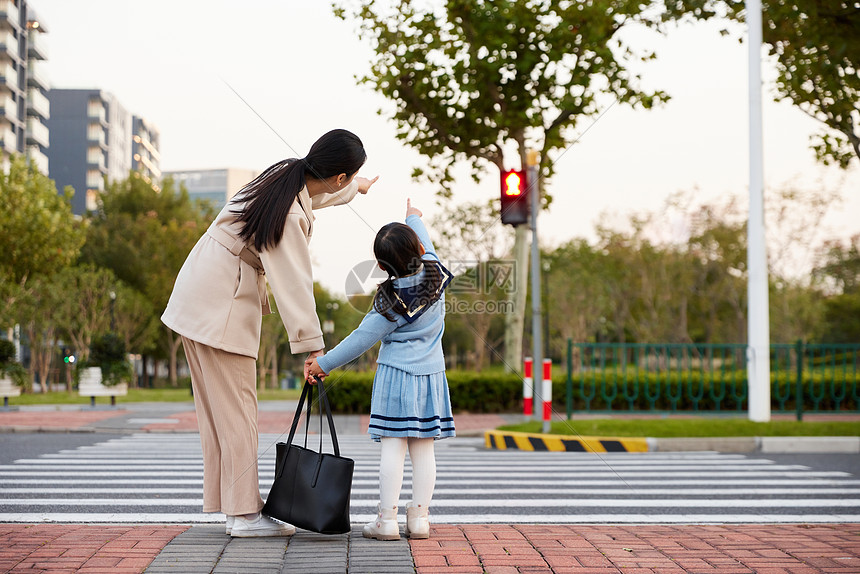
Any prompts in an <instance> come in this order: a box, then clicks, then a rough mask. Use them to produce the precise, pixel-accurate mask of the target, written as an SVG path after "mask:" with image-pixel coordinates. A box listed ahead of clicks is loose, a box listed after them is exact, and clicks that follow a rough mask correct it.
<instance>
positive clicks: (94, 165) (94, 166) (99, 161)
mask: <svg viewBox="0 0 860 574" xmlns="http://www.w3.org/2000/svg"><path fill="white" fill-rule="evenodd" d="M87 169H90V170H99V171H107V164H106V163H105V154H104V151H102V149H101V148H99V147H91V148H89V150H88V151H87Z"/></svg>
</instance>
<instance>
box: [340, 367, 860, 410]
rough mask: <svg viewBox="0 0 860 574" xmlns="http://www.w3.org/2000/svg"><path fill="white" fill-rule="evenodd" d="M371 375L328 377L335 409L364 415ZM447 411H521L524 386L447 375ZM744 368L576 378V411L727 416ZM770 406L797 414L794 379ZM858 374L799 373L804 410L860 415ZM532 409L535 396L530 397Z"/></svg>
mask: <svg viewBox="0 0 860 574" xmlns="http://www.w3.org/2000/svg"><path fill="white" fill-rule="evenodd" d="M373 376H374V373H373V372H372V371H365V372H354V371H335V372H334V373H333V374H332V375H330V376H329V378H328V379H327V381H328V382H327V384H328V385H331V386H330V387H326V388H328V389H329V401H330V402H331V406H332V410H334V411H336V412H340V413H359V414H367V413H369V412H370V397H371V392H372V389H373ZM447 377H448V387H449V389H450V392H451V407H452V408H453V410H454V412H455V413H458V412H459V413H462V412H471V413H502V412H520V411H521V410H522V404H523V403H522V400H523V381H522V378H521V377H520V376H519V375H516V374H511V373H500V372H481V373H478V372H474V371H454V370H452V371H448V372H447ZM745 378H746V372H745V371H727V372H724V373H722V374H720V373H716V372H715V373H713V374H711V373H709V372H704V373H702V372H663V373H653V372H651V373H646V372H639V373H635V372H630V373H628V374H627V375H626V376H625V375H623V374H622V373H620V372H619V373H615V372H613V371H612V370H606V371H591V372H587V373H584V374H582V373H578V374H576V375H575V376H574V378H573V385H572V387H573V388H572V399H573V409H574V410H576V411H585V410H586V408H587V409H588V410H591V411H609V410H611V411H619V412H621V411H631V410H632V411H639V412H642V411H644V412H647V411H694V410H698V411H710V412H725V411H728V412H731V411H741V410H745V409H746V408H747V406H748V405H747V390H746V386H745V385H744V384H743V381H744V379H745ZM773 381H774V383H773V385H772V386H771V398H772V405H773V408H774V410H776V411H780V410H783V411H789V412H791V411H793V410H794V409H795V404H796V399H795V390H794V387H795V382H794V378H793V376H791V375H790V374H788V373H783V372H775V373H773ZM858 382H860V381H858V380H857V376H856V375H853V374H852V373H850V372H849V373H844V374H841V373H837V376H835V377H834V376H830V377H827V378H825V377H823V376H822V375H821V374H820V373H811V372H810V373H804V379H803V395H804V401H803V402H804V409H805V410H840V409H841V410H857V409H858V408H860V407H858V404H857V401H856V399H855V397H856V393H857V385H858ZM552 402H553V408H554V409H555V410H556V411H557V412H565V410H566V405H567V376H566V375H565V374H560V375H559V376H557V377H554V378H553V382H552ZM535 405H536V407H537V406H538V405H540V397H539V396H535Z"/></svg>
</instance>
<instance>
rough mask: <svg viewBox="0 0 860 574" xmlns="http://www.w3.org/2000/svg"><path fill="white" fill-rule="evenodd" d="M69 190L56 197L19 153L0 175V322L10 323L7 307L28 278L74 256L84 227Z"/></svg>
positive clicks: (45, 179)
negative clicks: (1, 207) (72, 202)
mask: <svg viewBox="0 0 860 574" xmlns="http://www.w3.org/2000/svg"><path fill="white" fill-rule="evenodd" d="M71 193H72V192H71V190H67V193H66V195H65V196H63V195H57V188H56V186H55V185H54V182H53V181H51V180H50V179H48V177H47V176H45V175H43V174H41V173H39V170H38V169H36V167H35V166H34V165H33V164H29V163H28V162H27V161H26V160H25V159H24V158H22V157H17V156H16V157H12V158H11V160H10V163H9V168H8V169H7V170H6V171H4V172H2V173H0V205H2V206H3V209H2V210H0V326H2V327H10V326H11V325H12V323H13V320H12V317H11V315H12V314H13V313H14V311H13V308H12V306H13V304H14V303H15V301H16V300H20V299H21V297H23V296H25V295H26V294H25V293H24V292H23V290H24V289H26V283H27V279H28V278H30V277H33V276H35V275H39V274H50V273H53V272H55V271H57V270H58V269H60V268H61V267H63V266H65V265H68V264H69V263H71V262H72V261H73V260H74V259H75V258H76V257H77V256H78V252H79V250H80V248H81V246H82V245H83V243H84V237H85V230H84V227H83V225H81V224H80V223H79V222H77V221H75V218H74V216H73V215H72V208H71V202H70V196H71Z"/></svg>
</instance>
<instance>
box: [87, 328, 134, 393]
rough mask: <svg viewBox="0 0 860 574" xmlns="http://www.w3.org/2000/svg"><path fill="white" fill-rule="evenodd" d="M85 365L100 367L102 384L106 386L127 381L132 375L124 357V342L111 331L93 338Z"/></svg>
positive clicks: (130, 367)
mask: <svg viewBox="0 0 860 574" xmlns="http://www.w3.org/2000/svg"><path fill="white" fill-rule="evenodd" d="M86 366H88V367H100V368H101V370H102V384H103V385H105V386H107V387H110V386H113V385H116V384H118V383H122V382H124V381H129V380H131V378H132V376H133V375H134V371H133V367H132V365H131V363H129V362H128V359H127V357H126V352H125V342H124V341H123V340H122V339H120V338H119V337H118V336H116V335H115V334H113V333H105V334H104V335H99V336H97V337H94V338H93V340H92V342H91V343H90V357H89V359H88V360H87V363H86Z"/></svg>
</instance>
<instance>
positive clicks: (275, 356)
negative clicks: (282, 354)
mask: <svg viewBox="0 0 860 574" xmlns="http://www.w3.org/2000/svg"><path fill="white" fill-rule="evenodd" d="M270 353H271V355H272V360H271V361H270V363H269V365H270V367H271V369H272V388H273V389H277V388H278V387H279V386H280V385H279V384H278V345H277V344H276V343H272V347H271V350H270Z"/></svg>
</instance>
